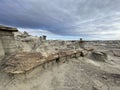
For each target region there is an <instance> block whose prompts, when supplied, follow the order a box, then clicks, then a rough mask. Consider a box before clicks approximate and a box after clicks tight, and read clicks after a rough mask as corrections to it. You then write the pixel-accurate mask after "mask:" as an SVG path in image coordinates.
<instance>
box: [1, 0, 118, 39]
mask: <svg viewBox="0 0 120 90" xmlns="http://www.w3.org/2000/svg"><path fill="white" fill-rule="evenodd" d="M119 6H120V0H104V1H101V0H52V1H51V0H1V1H0V24H4V25H10V26H15V27H18V28H30V29H34V30H38V29H43V30H47V31H49V32H52V33H55V34H59V35H66V36H67V35H70V36H80V35H81V34H83V33H84V35H87V34H88V36H89V34H92V32H93V33H94V32H98V35H99V33H100V32H103V31H104V32H105V31H106V32H109V30H110V31H111V30H118V29H119V27H118V26H117V25H119V23H120V21H119V20H120V7H119ZM116 23H117V25H115V24H116ZM89 37H92V36H89Z"/></svg>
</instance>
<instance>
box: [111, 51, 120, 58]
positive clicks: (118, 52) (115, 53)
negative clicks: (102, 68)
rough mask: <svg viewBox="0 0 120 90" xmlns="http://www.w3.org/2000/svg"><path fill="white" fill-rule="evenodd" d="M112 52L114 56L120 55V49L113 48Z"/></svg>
mask: <svg viewBox="0 0 120 90" xmlns="http://www.w3.org/2000/svg"><path fill="white" fill-rule="evenodd" d="M112 52H113V55H114V56H117V57H120V50H113V51H112Z"/></svg>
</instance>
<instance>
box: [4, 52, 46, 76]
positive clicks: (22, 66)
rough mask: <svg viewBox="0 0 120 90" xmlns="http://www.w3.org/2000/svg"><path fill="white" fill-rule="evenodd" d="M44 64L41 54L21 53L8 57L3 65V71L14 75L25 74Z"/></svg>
mask: <svg viewBox="0 0 120 90" xmlns="http://www.w3.org/2000/svg"><path fill="white" fill-rule="evenodd" d="M44 62H45V59H44V57H43V56H42V54H41V53H27V52H21V53H16V54H13V55H10V56H8V57H7V58H6V59H5V62H4V63H3V64H2V70H3V71H4V72H7V73H12V74H19V73H25V72H26V71H28V70H31V69H32V68H34V67H36V66H38V65H40V64H42V63H44Z"/></svg>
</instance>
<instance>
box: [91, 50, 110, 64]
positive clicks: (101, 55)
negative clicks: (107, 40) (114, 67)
mask: <svg viewBox="0 0 120 90" xmlns="http://www.w3.org/2000/svg"><path fill="white" fill-rule="evenodd" d="M91 56H92V58H93V59H94V60H97V61H103V62H105V61H106V60H107V59H108V56H107V54H106V53H104V52H98V51H93V52H92V53H91Z"/></svg>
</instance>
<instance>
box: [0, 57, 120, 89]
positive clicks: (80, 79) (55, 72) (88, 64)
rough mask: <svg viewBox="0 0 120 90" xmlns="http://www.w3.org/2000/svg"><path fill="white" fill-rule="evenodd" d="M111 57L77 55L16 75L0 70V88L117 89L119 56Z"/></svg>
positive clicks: (119, 84)
mask: <svg viewBox="0 0 120 90" xmlns="http://www.w3.org/2000/svg"><path fill="white" fill-rule="evenodd" d="M111 58H112V61H108V62H98V61H94V60H91V59H88V58H85V57H84V58H83V57H80V58H77V59H70V60H69V61H66V62H65V63H59V64H55V65H54V66H52V67H49V68H46V69H42V71H41V67H37V68H36V69H34V70H33V71H31V72H29V73H27V74H24V75H17V76H11V75H9V76H8V75H6V74H5V73H3V72H0V90H120V58H119V57H117V58H116V57H111Z"/></svg>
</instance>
